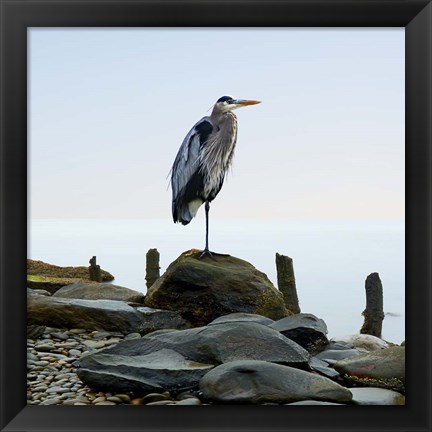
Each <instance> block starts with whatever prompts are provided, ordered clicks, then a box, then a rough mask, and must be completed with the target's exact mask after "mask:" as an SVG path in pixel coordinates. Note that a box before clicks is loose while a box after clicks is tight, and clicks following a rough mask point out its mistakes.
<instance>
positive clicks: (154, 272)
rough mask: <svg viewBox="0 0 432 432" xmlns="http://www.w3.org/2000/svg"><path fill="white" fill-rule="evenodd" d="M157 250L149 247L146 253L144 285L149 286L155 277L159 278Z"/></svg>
mask: <svg viewBox="0 0 432 432" xmlns="http://www.w3.org/2000/svg"><path fill="white" fill-rule="evenodd" d="M159 270H160V267H159V252H158V250H157V249H149V251H148V252H147V255H146V277H145V279H146V285H147V288H150V287H151V286H152V285H153V284H154V283H155V282H156V279H159V277H160V273H159Z"/></svg>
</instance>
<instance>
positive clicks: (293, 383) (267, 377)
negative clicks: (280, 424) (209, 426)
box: [200, 360, 352, 404]
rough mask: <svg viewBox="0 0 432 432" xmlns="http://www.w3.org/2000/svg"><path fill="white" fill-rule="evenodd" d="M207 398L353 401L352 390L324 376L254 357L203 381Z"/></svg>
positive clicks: (231, 364)
mask: <svg viewBox="0 0 432 432" xmlns="http://www.w3.org/2000/svg"><path fill="white" fill-rule="evenodd" d="M200 390H201V391H202V393H203V397H204V398H205V399H207V400H211V401H214V402H218V403H250V404H259V403H268V402H277V403H289V402H295V401H300V400H308V399H314V400H323V401H332V402H349V401H350V400H351V398H352V395H351V392H350V391H349V390H348V389H346V388H344V387H342V386H340V385H339V384H336V383H334V382H333V381H331V380H329V379H328V378H324V377H321V376H319V375H315V374H312V373H309V372H305V371H302V370H299V369H296V368H292V367H289V366H282V365H278V364H274V363H269V362H264V361H254V360H241V361H234V362H229V363H225V364H223V365H220V366H217V367H215V368H214V369H213V370H211V371H210V372H208V373H207V374H206V375H205V376H204V377H203V378H202V379H201V381H200Z"/></svg>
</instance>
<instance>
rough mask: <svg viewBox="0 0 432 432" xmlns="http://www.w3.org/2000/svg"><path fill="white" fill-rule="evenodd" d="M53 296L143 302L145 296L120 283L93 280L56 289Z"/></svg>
mask: <svg viewBox="0 0 432 432" xmlns="http://www.w3.org/2000/svg"><path fill="white" fill-rule="evenodd" d="M53 297H64V298H76V299H86V300H120V301H125V302H134V303H143V301H144V297H145V296H144V294H143V293H140V292H138V291H134V290H131V289H129V288H125V287H122V286H119V285H114V284H110V283H97V282H93V283H75V284H70V285H66V286H64V287H62V288H60V289H59V290H58V291H56V292H55V293H54V294H53Z"/></svg>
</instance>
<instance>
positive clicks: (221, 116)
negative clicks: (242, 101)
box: [210, 109, 237, 124]
mask: <svg viewBox="0 0 432 432" xmlns="http://www.w3.org/2000/svg"><path fill="white" fill-rule="evenodd" d="M236 118H237V117H236V115H235V114H234V113H233V112H232V111H225V112H223V111H219V110H215V109H214V110H213V112H212V113H211V116H210V119H211V120H212V121H213V123H214V124H219V123H222V122H224V121H225V120H227V119H236Z"/></svg>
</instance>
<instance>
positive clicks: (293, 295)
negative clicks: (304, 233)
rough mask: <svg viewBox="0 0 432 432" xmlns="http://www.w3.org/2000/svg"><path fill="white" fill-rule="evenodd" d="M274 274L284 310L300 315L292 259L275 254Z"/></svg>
mask: <svg viewBox="0 0 432 432" xmlns="http://www.w3.org/2000/svg"><path fill="white" fill-rule="evenodd" d="M276 272H277V283H278V288H279V291H280V292H281V293H282V294H283V296H284V301H285V306H286V308H287V309H288V310H289V311H291V312H293V313H295V314H297V313H300V306H299V301H298V297H297V289H296V283H295V277H294V266H293V260H292V258H290V257H288V256H285V255H280V254H278V253H277V252H276Z"/></svg>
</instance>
